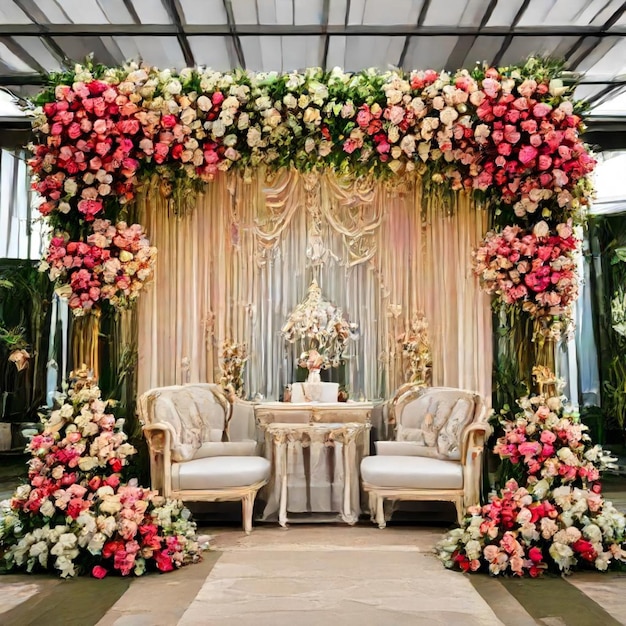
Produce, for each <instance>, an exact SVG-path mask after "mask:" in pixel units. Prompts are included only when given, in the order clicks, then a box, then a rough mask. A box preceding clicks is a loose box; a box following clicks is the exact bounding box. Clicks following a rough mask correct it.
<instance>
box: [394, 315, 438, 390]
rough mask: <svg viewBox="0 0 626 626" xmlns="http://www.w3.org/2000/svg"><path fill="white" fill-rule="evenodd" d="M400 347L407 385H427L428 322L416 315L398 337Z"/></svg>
mask: <svg viewBox="0 0 626 626" xmlns="http://www.w3.org/2000/svg"><path fill="white" fill-rule="evenodd" d="M398 343H399V344H400V345H401V347H402V356H403V357H404V358H405V359H407V361H408V365H409V367H408V372H407V373H408V381H407V382H409V383H421V384H424V385H425V384H427V383H428V381H429V379H430V369H431V368H432V356H431V353H430V340H429V338H428V321H427V320H426V318H425V317H424V316H423V315H421V314H419V313H417V314H415V315H414V316H413V319H412V320H411V327H410V329H409V330H407V331H406V332H405V333H403V334H402V335H400V337H398Z"/></svg>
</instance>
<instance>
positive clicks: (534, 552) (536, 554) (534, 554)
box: [528, 546, 543, 565]
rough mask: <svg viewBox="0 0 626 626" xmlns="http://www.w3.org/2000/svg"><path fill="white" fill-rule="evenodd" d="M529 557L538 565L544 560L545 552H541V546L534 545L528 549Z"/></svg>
mask: <svg viewBox="0 0 626 626" xmlns="http://www.w3.org/2000/svg"><path fill="white" fill-rule="evenodd" d="M528 558H529V559H530V560H531V561H532V562H533V563H534V564H535V565H537V564H538V563H541V561H543V554H541V550H540V549H539V548H537V547H536V546H534V547H532V548H531V549H530V550H529V551H528Z"/></svg>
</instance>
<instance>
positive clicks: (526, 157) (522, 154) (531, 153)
mask: <svg viewBox="0 0 626 626" xmlns="http://www.w3.org/2000/svg"><path fill="white" fill-rule="evenodd" d="M536 156H537V149H536V148H534V147H533V146H524V147H523V148H522V149H521V150H520V151H519V160H520V163H522V164H523V165H528V164H529V163H530V162H531V161H532V160H533V159H534V158H535V157H536Z"/></svg>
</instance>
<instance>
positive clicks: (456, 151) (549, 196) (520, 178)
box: [29, 58, 595, 302]
mask: <svg viewBox="0 0 626 626" xmlns="http://www.w3.org/2000/svg"><path fill="white" fill-rule="evenodd" d="M560 75H561V66H560V65H559V64H558V63H553V62H545V61H542V60H539V59H535V58H531V59H529V60H528V61H527V62H526V63H525V64H523V65H521V66H517V67H505V68H500V69H495V68H482V67H477V68H475V69H474V70H473V71H472V72H470V71H468V70H460V71H458V72H456V73H453V74H451V73H448V72H436V71H434V70H426V71H412V72H409V73H403V72H400V71H397V70H394V71H388V72H382V73H378V72H375V71H372V70H367V71H364V72H361V73H358V74H351V73H347V72H343V71H341V70H339V69H337V68H335V69H333V70H332V71H331V72H324V71H323V70H321V69H320V68H310V69H307V70H305V71H304V72H302V73H296V72H292V73H289V74H278V73H274V72H270V73H254V72H247V71H241V70H236V71H234V72H230V73H221V72H216V71H213V70H211V69H190V68H186V69H183V70H181V71H180V72H178V73H176V72H173V71H171V70H159V69H157V68H154V67H145V66H139V65H137V64H136V63H128V64H126V65H124V66H123V67H117V68H105V67H102V66H94V65H93V64H92V63H87V64H86V65H76V66H75V67H73V68H71V69H69V70H67V71H65V72H60V73H57V74H54V75H52V76H51V84H50V85H49V86H48V87H47V88H46V89H45V90H44V91H43V92H42V93H41V94H40V95H39V96H38V97H37V99H36V104H38V105H39V107H38V108H37V110H36V115H35V121H34V130H35V134H36V140H37V141H36V144H35V145H33V147H32V150H33V156H32V158H31V159H30V161H29V164H30V168H31V172H32V174H33V177H34V183H33V186H34V189H35V190H36V191H37V192H38V193H39V194H41V196H42V197H43V203H42V204H41V206H40V211H41V213H42V214H44V215H45V216H47V217H48V219H49V221H50V222H51V223H52V225H53V226H54V227H55V228H58V229H60V230H62V231H68V232H76V229H77V228H78V229H80V230H81V231H82V233H83V236H82V238H81V239H80V241H85V240H86V239H87V237H88V236H89V234H90V233H91V232H92V230H91V225H92V224H93V223H94V221H95V220H96V219H97V218H102V217H103V216H104V215H105V214H106V216H107V217H109V218H113V221H116V218H118V216H119V212H120V209H121V207H122V205H124V204H126V203H128V202H131V201H132V200H133V199H134V197H135V196H136V193H137V189H138V185H139V184H140V183H141V181H142V180H145V178H146V177H148V176H151V175H152V174H154V173H157V174H159V176H160V177H161V178H162V179H165V180H167V185H166V187H168V188H170V187H171V186H172V185H174V186H175V187H176V186H187V187H188V186H189V185H193V184H195V182H203V181H210V180H212V179H213V178H214V177H215V176H216V175H217V174H218V173H219V172H222V171H226V170H230V169H233V168H238V169H240V170H241V171H243V172H244V175H245V176H249V174H250V171H251V169H252V168H256V167H258V166H265V167H270V168H281V167H295V168H296V169H298V170H300V171H310V170H312V169H321V168H325V167H327V168H331V169H334V170H335V171H338V172H340V173H345V172H348V171H349V172H351V173H353V174H354V175H355V176H369V175H374V176H377V177H388V176H395V175H400V174H407V173H408V174H411V173H417V174H419V175H421V176H422V177H423V180H424V182H425V184H426V186H427V187H440V188H442V189H443V188H445V189H450V190H452V191H455V190H462V189H464V190H467V191H470V192H475V193H477V194H480V195H481V196H484V195H486V196H487V198H488V199H489V201H490V203H491V205H492V206H495V207H496V210H497V211H499V210H501V208H506V207H513V209H514V213H515V215H517V216H518V217H520V216H521V217H525V218H528V219H531V221H535V217H534V216H538V215H541V216H543V217H544V218H545V217H546V216H550V217H551V219H554V220H557V219H561V221H565V218H567V217H568V216H569V215H570V214H572V213H573V212H576V211H578V209H579V208H581V207H583V206H584V205H586V204H587V203H588V202H589V198H590V196H591V193H592V190H591V186H590V184H589V182H588V178H587V174H589V172H591V170H592V169H593V167H594V165H595V161H594V159H593V158H592V157H591V155H590V154H589V152H588V150H587V149H586V147H585V146H584V144H583V143H582V141H581V139H580V136H579V133H580V131H581V130H582V122H581V118H580V115H579V107H578V105H577V104H575V103H574V102H573V101H572V94H573V90H572V88H571V87H570V86H566V85H564V84H563V82H562V81H561V79H560ZM170 191H171V190H170ZM62 278H63V279H64V280H68V282H69V278H70V277H69V276H68V275H64V276H63V277H62ZM89 282H91V281H90V280H87V277H86V276H83V278H82V279H81V280H80V281H79V284H77V285H72V286H71V287H72V289H74V288H76V289H79V290H82V291H81V294H80V295H82V293H84V290H87V291H89V290H90V289H96V288H97V287H98V286H97V285H89V284H88V283H89ZM80 295H79V296H78V297H80ZM85 302H86V300H85Z"/></svg>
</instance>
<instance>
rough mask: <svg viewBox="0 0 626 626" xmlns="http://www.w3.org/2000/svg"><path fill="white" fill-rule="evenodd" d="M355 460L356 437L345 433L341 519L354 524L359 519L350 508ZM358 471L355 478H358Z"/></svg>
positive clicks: (356, 513) (357, 513)
mask: <svg viewBox="0 0 626 626" xmlns="http://www.w3.org/2000/svg"><path fill="white" fill-rule="evenodd" d="M355 461H356V438H355V437H354V436H353V433H350V434H349V435H347V436H346V437H345V439H344V442H343V477H344V478H343V480H344V483H343V507H342V511H341V519H342V520H343V521H344V522H346V523H347V524H350V525H351V526H354V524H356V523H357V522H358V521H359V512H358V511H354V510H353V509H352V487H353V485H352V482H353V481H354V479H355V477H354V471H355V467H354V465H355ZM358 475H359V473H358V471H357V473H356V478H357V480H358Z"/></svg>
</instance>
